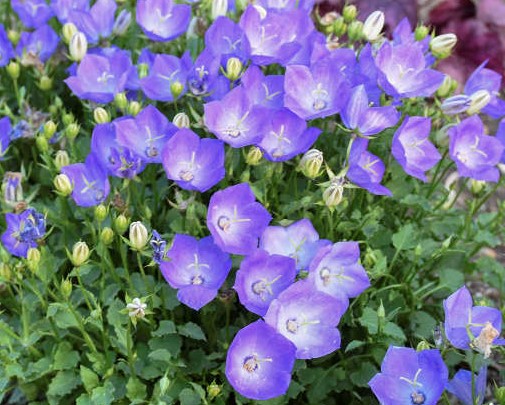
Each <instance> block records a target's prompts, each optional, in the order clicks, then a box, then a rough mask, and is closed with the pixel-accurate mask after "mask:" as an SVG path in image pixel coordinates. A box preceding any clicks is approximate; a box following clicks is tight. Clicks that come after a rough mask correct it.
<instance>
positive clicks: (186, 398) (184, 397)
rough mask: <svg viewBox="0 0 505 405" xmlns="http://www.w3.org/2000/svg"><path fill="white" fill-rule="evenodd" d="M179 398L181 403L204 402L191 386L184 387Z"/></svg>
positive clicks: (198, 404)
mask: <svg viewBox="0 0 505 405" xmlns="http://www.w3.org/2000/svg"><path fill="white" fill-rule="evenodd" d="M179 400H180V401H181V405H200V404H201V403H202V399H201V398H200V395H198V394H197V393H196V392H195V391H193V390H192V389H191V388H184V389H183V390H182V391H181V392H180V394H179Z"/></svg>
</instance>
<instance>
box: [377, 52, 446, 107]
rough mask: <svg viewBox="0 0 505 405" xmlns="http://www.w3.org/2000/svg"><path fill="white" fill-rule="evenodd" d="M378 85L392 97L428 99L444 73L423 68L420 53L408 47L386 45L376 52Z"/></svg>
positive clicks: (421, 53) (423, 59)
mask: <svg viewBox="0 0 505 405" xmlns="http://www.w3.org/2000/svg"><path fill="white" fill-rule="evenodd" d="M375 63H376V65H377V68H378V69H379V85H380V86H381V87H382V88H383V89H384V90H385V91H386V93H388V94H389V95H391V96H393V97H395V98H408V97H429V96H431V95H432V94H433V93H434V92H435V91H436V90H437V89H438V88H439V87H440V85H441V84H442V82H443V81H444V74H443V73H440V72H437V71H435V70H433V69H429V68H427V67H426V61H425V58H424V54H423V51H422V50H421V48H420V47H418V46H412V45H410V44H405V45H403V44H402V45H397V46H392V45H391V44H389V43H385V44H384V45H383V46H382V47H381V48H380V49H379V52H378V53H377V56H376V58H375Z"/></svg>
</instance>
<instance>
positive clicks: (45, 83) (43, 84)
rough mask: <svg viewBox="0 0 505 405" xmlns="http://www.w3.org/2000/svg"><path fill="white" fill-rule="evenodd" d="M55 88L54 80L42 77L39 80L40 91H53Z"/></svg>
mask: <svg viewBox="0 0 505 405" xmlns="http://www.w3.org/2000/svg"><path fill="white" fill-rule="evenodd" d="M52 88H53V79H51V78H50V77H49V76H46V75H44V76H42V77H41V78H40V80H39V89H40V90H42V91H47V90H51V89H52Z"/></svg>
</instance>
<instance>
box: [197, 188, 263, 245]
mask: <svg viewBox="0 0 505 405" xmlns="http://www.w3.org/2000/svg"><path fill="white" fill-rule="evenodd" d="M271 219H272V217H271V215H270V214H269V213H268V211H267V210H266V208H265V207H263V205H261V204H260V203H258V202H256V198H255V197H254V193H253V192H252V190H251V187H250V186H249V184H248V183H241V184H237V185H236V186H230V187H227V188H225V189H223V190H220V191H217V192H215V193H214V194H213V195H212V197H211V198H210V202H209V209H208V213H207V227H208V228H209V230H210V233H211V234H212V236H213V238H214V241H215V242H216V245H218V246H219V247H220V248H221V249H222V250H224V251H225V252H228V253H233V254H237V255H247V254H250V253H252V252H253V251H254V250H256V248H257V247H258V240H259V237H260V236H261V234H262V233H263V231H264V230H265V229H266V227H267V226H268V223H269V222H270V220H271Z"/></svg>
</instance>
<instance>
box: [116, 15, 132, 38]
mask: <svg viewBox="0 0 505 405" xmlns="http://www.w3.org/2000/svg"><path fill="white" fill-rule="evenodd" d="M131 22H132V13H130V12H129V11H128V10H125V9H123V10H121V12H120V13H119V15H118V16H117V18H116V21H115V22H114V26H113V27H112V33H113V34H114V35H123V34H124V33H125V32H126V30H127V29H128V27H129V26H130V24H131Z"/></svg>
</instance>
